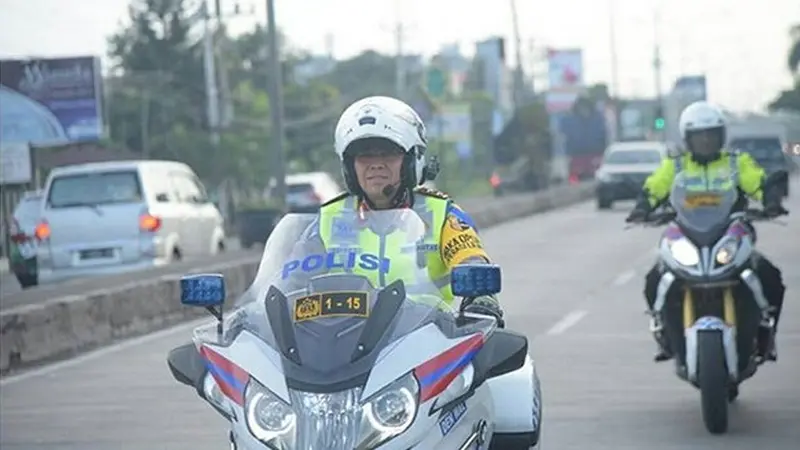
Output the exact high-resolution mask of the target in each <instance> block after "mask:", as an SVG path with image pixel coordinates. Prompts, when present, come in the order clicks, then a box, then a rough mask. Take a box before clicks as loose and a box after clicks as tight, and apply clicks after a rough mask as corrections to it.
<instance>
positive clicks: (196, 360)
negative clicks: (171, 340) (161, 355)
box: [167, 343, 205, 387]
mask: <svg viewBox="0 0 800 450" xmlns="http://www.w3.org/2000/svg"><path fill="white" fill-rule="evenodd" d="M167 365H168V366H169V370H170V372H172V377H173V378H175V380H177V381H178V382H179V383H181V384H185V385H187V386H192V387H196V386H197V383H198V381H199V380H201V379H202V378H203V376H204V375H205V364H204V363H203V360H202V358H201V357H200V354H199V353H198V352H197V349H196V348H195V346H194V344H193V343H189V344H185V345H181V346H180V347H175V348H174V349H172V350H170V352H169V356H167Z"/></svg>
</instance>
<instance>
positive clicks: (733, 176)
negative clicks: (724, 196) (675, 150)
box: [674, 152, 739, 192]
mask: <svg viewBox="0 0 800 450" xmlns="http://www.w3.org/2000/svg"><path fill="white" fill-rule="evenodd" d="M737 156H738V155H737V154H736V152H730V153H728V173H727V174H726V176H725V177H720V176H718V175H719V172H718V169H716V168H715V169H714V171H713V172H712V173H710V174H709V172H708V170H705V171H704V173H700V174H697V175H696V176H692V175H690V174H689V173H688V172H687V173H686V174H684V175H683V178H684V183H685V187H686V190H687V191H689V192H692V191H727V190H730V189H731V188H732V187H734V188H735V187H736V186H738V185H739V164H738V158H737ZM674 166H675V177H677V176H678V175H679V174H680V173H681V172H682V171H683V157H679V158H675V163H674Z"/></svg>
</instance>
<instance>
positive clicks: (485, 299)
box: [464, 295, 505, 328]
mask: <svg viewBox="0 0 800 450" xmlns="http://www.w3.org/2000/svg"><path fill="white" fill-rule="evenodd" d="M464 312H469V313H473V314H483V315H486V316H493V317H494V318H495V319H497V326H499V327H500V328H503V327H505V321H504V320H503V309H502V308H500V303H499V302H498V301H497V299H495V298H494V297H491V296H488V295H484V296H481V297H475V299H474V300H473V301H472V303H470V304H469V305H467V306H466V307H464Z"/></svg>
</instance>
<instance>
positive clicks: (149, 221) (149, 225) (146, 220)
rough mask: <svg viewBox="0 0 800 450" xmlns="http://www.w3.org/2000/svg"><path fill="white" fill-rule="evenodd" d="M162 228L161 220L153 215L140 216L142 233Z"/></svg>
mask: <svg viewBox="0 0 800 450" xmlns="http://www.w3.org/2000/svg"><path fill="white" fill-rule="evenodd" d="M159 228H161V219H160V218H158V217H156V216H154V215H152V214H142V215H141V216H139V229H141V230H142V231H149V232H153V231H158V229H159Z"/></svg>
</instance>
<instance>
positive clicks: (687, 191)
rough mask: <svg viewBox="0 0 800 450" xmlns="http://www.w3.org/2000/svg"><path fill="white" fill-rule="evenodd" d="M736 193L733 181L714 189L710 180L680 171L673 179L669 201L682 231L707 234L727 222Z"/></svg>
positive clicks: (715, 230)
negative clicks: (727, 185) (726, 185)
mask: <svg viewBox="0 0 800 450" xmlns="http://www.w3.org/2000/svg"><path fill="white" fill-rule="evenodd" d="M709 185H711V188H709ZM738 195H739V194H738V192H737V191H736V189H735V187H734V186H733V185H731V186H730V187H729V188H728V187H723V188H721V189H715V188H714V185H713V183H708V182H706V181H705V180H698V179H695V178H689V177H686V176H684V174H683V173H681V174H679V175H678V176H677V177H676V178H675V181H674V182H673V185H672V193H671V194H670V202H671V204H672V207H673V208H674V209H675V212H676V214H677V221H678V223H679V224H680V225H681V227H682V228H683V229H684V230H685V231H687V232H688V233H690V234H698V235H707V234H711V233H714V232H717V231H718V230H720V229H721V228H724V227H725V226H727V223H728V222H727V221H728V217H729V215H730V213H731V210H732V209H733V206H734V205H735V204H736V200H737V199H738Z"/></svg>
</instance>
